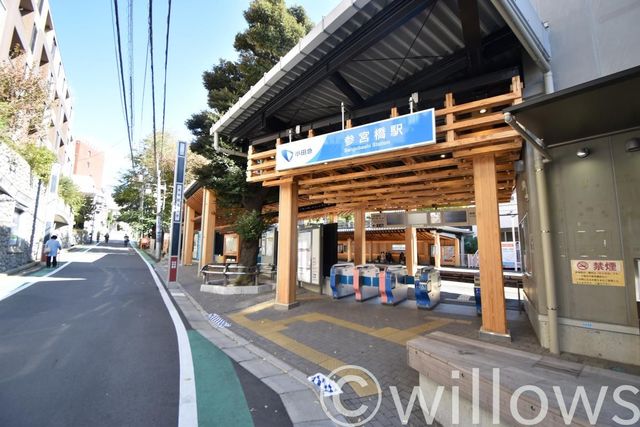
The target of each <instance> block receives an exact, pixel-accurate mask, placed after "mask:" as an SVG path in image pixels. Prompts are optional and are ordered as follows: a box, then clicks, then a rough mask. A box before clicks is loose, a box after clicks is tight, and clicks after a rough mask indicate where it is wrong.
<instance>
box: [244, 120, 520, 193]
mask: <svg viewBox="0 0 640 427" xmlns="http://www.w3.org/2000/svg"><path fill="white" fill-rule="evenodd" d="M454 108H455V107H454ZM516 138H519V134H518V132H516V131H515V130H513V129H511V128H510V127H508V126H507V127H501V128H498V129H489V130H486V131H481V132H477V133H473V134H469V135H465V136H464V137H463V138H458V139H456V140H455V141H453V142H443V143H438V144H431V145H425V146H420V147H415V148H409V149H406V150H404V151H403V153H402V154H403V156H404V157H409V156H433V155H438V154H443V153H450V152H452V151H455V150H459V149H463V148H473V147H475V146H479V145H491V144H496V143H499V142H504V141H513V140H515V139H516ZM387 161H398V153H397V152H393V151H391V152H384V153H379V154H374V155H371V156H366V157H358V158H352V159H347V160H342V161H337V162H329V163H327V164H318V165H313V166H308V167H305V168H298V169H289V170H284V171H280V172H275V170H274V171H273V173H269V174H263V175H258V176H253V177H251V179H249V180H248V181H250V182H259V181H265V180H267V179H274V178H281V177H288V176H300V175H307V174H311V173H316V172H323V171H328V170H336V169H348V168H352V167H354V166H361V165H364V164H369V163H380V162H387Z"/></svg>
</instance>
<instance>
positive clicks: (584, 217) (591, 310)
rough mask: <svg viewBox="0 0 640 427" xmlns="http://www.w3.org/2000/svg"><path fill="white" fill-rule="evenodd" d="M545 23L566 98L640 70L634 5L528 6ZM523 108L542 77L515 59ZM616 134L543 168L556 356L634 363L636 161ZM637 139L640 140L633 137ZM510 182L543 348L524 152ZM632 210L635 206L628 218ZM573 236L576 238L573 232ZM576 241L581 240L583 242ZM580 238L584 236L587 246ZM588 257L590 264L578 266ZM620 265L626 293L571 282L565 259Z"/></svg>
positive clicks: (639, 7) (639, 356) (556, 152)
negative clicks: (570, 91)
mask: <svg viewBox="0 0 640 427" xmlns="http://www.w3.org/2000/svg"><path fill="white" fill-rule="evenodd" d="M530 1H531V3H532V4H533V6H534V7H535V8H536V9H537V11H538V14H539V16H540V18H541V19H542V20H543V21H546V22H547V23H548V24H549V31H550V40H551V49H552V56H553V57H552V60H551V64H552V70H553V77H554V85H555V90H556V91H558V90H562V89H566V88H569V87H572V86H575V85H578V84H581V83H585V82H588V81H591V80H594V79H597V78H600V77H603V76H606V75H609V74H612V73H616V72H618V71H622V70H625V69H628V68H632V67H635V66H638V65H640V49H639V48H638V40H640V26H639V25H638V24H637V23H638V22H640V2H638V1H636V0H617V1H608V0H563V1H555V0H530ZM523 69H524V82H525V89H524V95H525V99H531V98H533V97H535V96H537V95H540V94H542V93H543V92H544V87H543V84H542V73H540V71H539V70H538V69H537V68H536V66H535V64H534V63H533V61H532V60H531V59H530V58H529V57H528V56H527V55H526V53H525V54H524V56H523ZM614 104H615V100H612V105H614ZM630 136H631V135H629V134H627V135H618V136H613V137H610V138H609V137H607V138H602V139H599V140H593V141H589V142H585V143H584V144H580V146H583V145H584V146H588V147H589V148H591V149H592V154H591V155H590V156H589V157H587V158H585V159H579V158H578V157H577V156H576V155H575V153H576V151H577V149H578V148H579V146H576V145H568V146H564V147H558V148H555V149H552V150H551V155H552V157H553V161H552V162H551V163H549V164H548V165H547V166H546V169H547V182H548V190H549V204H550V209H551V212H550V214H551V219H552V223H551V232H552V239H553V259H554V263H555V265H554V267H555V273H556V277H555V280H556V290H557V297H558V305H559V312H558V314H559V316H560V319H559V322H560V326H559V336H560V347H561V350H562V351H568V352H574V353H580V354H587V355H591V356H595V357H602V358H606V359H610V360H617V361H621V362H627V363H636V364H640V334H639V330H638V314H637V308H636V303H635V299H636V298H635V283H634V271H633V268H634V267H633V259H634V257H639V256H640V255H639V254H638V245H639V244H638V243H637V242H636V241H635V240H636V239H634V236H638V235H640V234H639V232H640V229H639V228H640V221H638V215H637V206H640V198H639V197H640V196H639V195H638V190H637V188H638V185H639V184H640V182H638V179H639V178H638V177H639V175H638V173H637V171H638V170H639V167H640V163H638V162H640V156H638V155H637V154H638V153H626V152H625V151H624V141H625V140H626V139H628V138H629V137H630ZM634 136H640V135H634ZM524 162H525V171H524V172H523V173H520V174H519V175H518V178H517V188H518V206H519V210H520V212H519V217H520V221H521V224H524V228H525V229H526V230H522V231H524V233H523V237H522V239H523V251H524V253H523V258H525V259H524V261H525V263H528V268H527V271H528V273H527V272H525V279H524V289H525V294H526V301H525V306H526V309H527V314H528V316H529V318H530V320H531V323H532V325H533V327H534V330H535V331H536V333H537V334H538V338H539V339H540V342H541V344H542V345H543V346H545V347H546V346H548V335H547V329H546V328H547V318H546V314H547V303H546V295H545V287H544V278H543V269H542V253H541V251H540V245H541V230H540V221H539V215H538V196H537V193H538V191H537V188H536V183H535V170H534V167H533V150H532V149H531V148H530V147H527V148H526V149H525V155H524ZM632 206H636V208H635V209H636V214H635V217H634V214H633V211H632V208H631V207H632ZM578 231H581V233H578ZM582 232H584V233H582ZM586 234H589V236H590V237H588V238H586V237H585V236H586ZM585 257H588V258H585ZM581 258H582V259H600V258H602V259H609V260H614V259H615V260H623V261H624V267H625V279H626V280H625V286H624V287H611V286H605V287H601V286H586V285H573V284H572V283H571V269H570V260H571V259H581Z"/></svg>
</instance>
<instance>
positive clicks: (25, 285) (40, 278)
mask: <svg viewBox="0 0 640 427" xmlns="http://www.w3.org/2000/svg"><path fill="white" fill-rule="evenodd" d="M90 250H91V248H87V249H85V250H84V251H82V252H80V253H83V254H84V253H87V252H89V251H90ZM72 263H73V262H72V261H67V262H66V263H65V264H64V265H61V266H60V267H58V268H56V269H55V270H51V271H50V272H48V273H47V274H45V275H44V276H32V277H30V276H24V278H25V279H26V280H29V281H28V282H26V283H23V284H22V285H20V286H18V287H17V288H15V289H13V290H11V291H9V292H8V293H7V294H5V295H0V301H2V300H5V299H7V298H9V297H10V296H12V295H15V294H17V293H18V292H21V291H24V290H25V289H27V288H28V287H30V286H32V285H35V284H36V283H38V282H43V281H44V280H43V279H44V278H45V277H49V276H51V275H52V274H55V273H57V272H59V271H61V270H62V269H64V268H66V267H67V266H68V265H71V264H72Z"/></svg>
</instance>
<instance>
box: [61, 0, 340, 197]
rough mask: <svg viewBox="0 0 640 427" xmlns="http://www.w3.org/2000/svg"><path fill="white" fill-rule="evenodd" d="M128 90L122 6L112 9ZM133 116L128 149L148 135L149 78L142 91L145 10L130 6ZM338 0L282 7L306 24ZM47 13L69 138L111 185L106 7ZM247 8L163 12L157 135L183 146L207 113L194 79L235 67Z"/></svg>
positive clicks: (113, 98) (119, 114)
mask: <svg viewBox="0 0 640 427" xmlns="http://www.w3.org/2000/svg"><path fill="white" fill-rule="evenodd" d="M118 3H119V6H120V9H121V12H120V26H121V37H122V40H121V41H122V43H123V45H122V48H123V55H124V57H125V59H124V64H123V65H124V73H125V80H127V84H128V60H127V59H126V56H127V31H126V30H127V13H126V5H127V1H126V0H120V1H118ZM133 3H134V6H133V7H134V11H133V16H134V23H133V28H134V60H133V63H134V76H135V77H134V93H135V99H134V109H135V135H134V144H135V142H137V141H139V140H141V139H142V138H144V137H145V136H146V135H149V134H151V132H152V119H151V111H152V107H151V88H150V80H151V79H150V72H149V71H147V79H146V88H145V89H144V103H143V99H142V95H143V83H144V82H145V80H144V66H145V56H146V48H147V17H148V9H147V5H148V2H147V1H146V0H144V1H142V0H135V1H134V2H133ZM167 3H168V2H167V1H166V0H155V1H154V2H153V11H154V16H153V20H154V29H153V31H154V58H155V59H154V69H155V77H156V78H155V80H156V127H157V129H158V131H159V130H160V128H161V121H162V83H163V78H164V48H165V42H164V38H165V35H166V16H167ZM338 3H339V0H297V1H292V0H287V4H289V5H293V4H299V5H302V6H303V7H304V8H305V10H306V11H307V14H308V15H309V16H310V17H311V19H312V21H313V22H316V23H317V22H318V21H319V20H320V19H321V18H322V16H324V15H327V14H328V13H329V12H330V11H331V10H332V9H333V8H334V7H335V6H336V5H337V4H338ZM50 5H51V13H52V17H53V22H54V26H55V30H56V33H57V37H58V45H59V46H60V51H61V53H62V61H63V63H64V68H65V71H66V76H67V80H68V81H69V84H70V87H71V93H72V97H73V105H74V115H73V118H72V134H73V135H74V137H75V138H76V139H81V140H85V141H89V142H91V143H93V144H94V145H96V146H97V147H99V148H101V149H103V150H104V151H105V152H106V154H107V156H106V159H107V161H106V164H105V170H106V172H105V175H106V176H105V183H106V184H107V185H111V184H113V183H115V182H116V179H117V172H118V171H119V170H121V169H122V168H123V167H126V166H127V164H128V163H127V162H128V156H129V148H128V139H127V132H126V125H125V121H124V115H123V110H122V101H121V97H120V92H119V86H118V81H119V73H118V69H117V68H116V59H115V58H116V57H115V46H114V30H113V18H112V10H113V1H112V0H50ZM248 5H249V0H226V1H223V0H174V1H173V2H172V11H171V31H170V40H169V64H168V72H167V112H166V120H165V123H166V124H165V127H166V129H167V131H168V132H170V133H171V134H173V135H175V136H177V137H178V138H180V139H186V140H190V135H189V132H188V131H187V129H186V127H185V126H184V121H185V120H186V119H187V118H189V116H190V115H191V114H192V113H195V112H198V111H200V110H202V109H205V108H206V107H207V105H206V100H207V98H206V95H207V94H206V91H205V89H204V87H203V86H202V72H203V71H205V70H207V69H210V68H211V67H212V65H213V64H214V63H216V62H217V61H218V58H225V59H235V58H236V53H235V51H234V50H233V39H234V36H235V34H236V33H238V32H239V31H242V30H243V29H244V28H246V22H245V20H244V18H243V16H242V12H243V11H244V10H245V9H246V8H247V7H248Z"/></svg>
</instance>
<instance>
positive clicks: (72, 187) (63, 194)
mask: <svg viewBox="0 0 640 427" xmlns="http://www.w3.org/2000/svg"><path fill="white" fill-rule="evenodd" d="M58 195H59V196H60V198H61V199H62V200H63V201H64V202H65V203H66V204H67V205H69V206H71V210H72V211H73V212H74V213H77V212H78V211H79V210H80V208H81V207H82V205H83V204H84V196H83V195H82V193H81V192H80V188H78V186H77V185H76V184H75V183H74V182H73V181H72V180H71V178H69V177H67V176H64V175H62V176H60V182H59V183H58Z"/></svg>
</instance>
